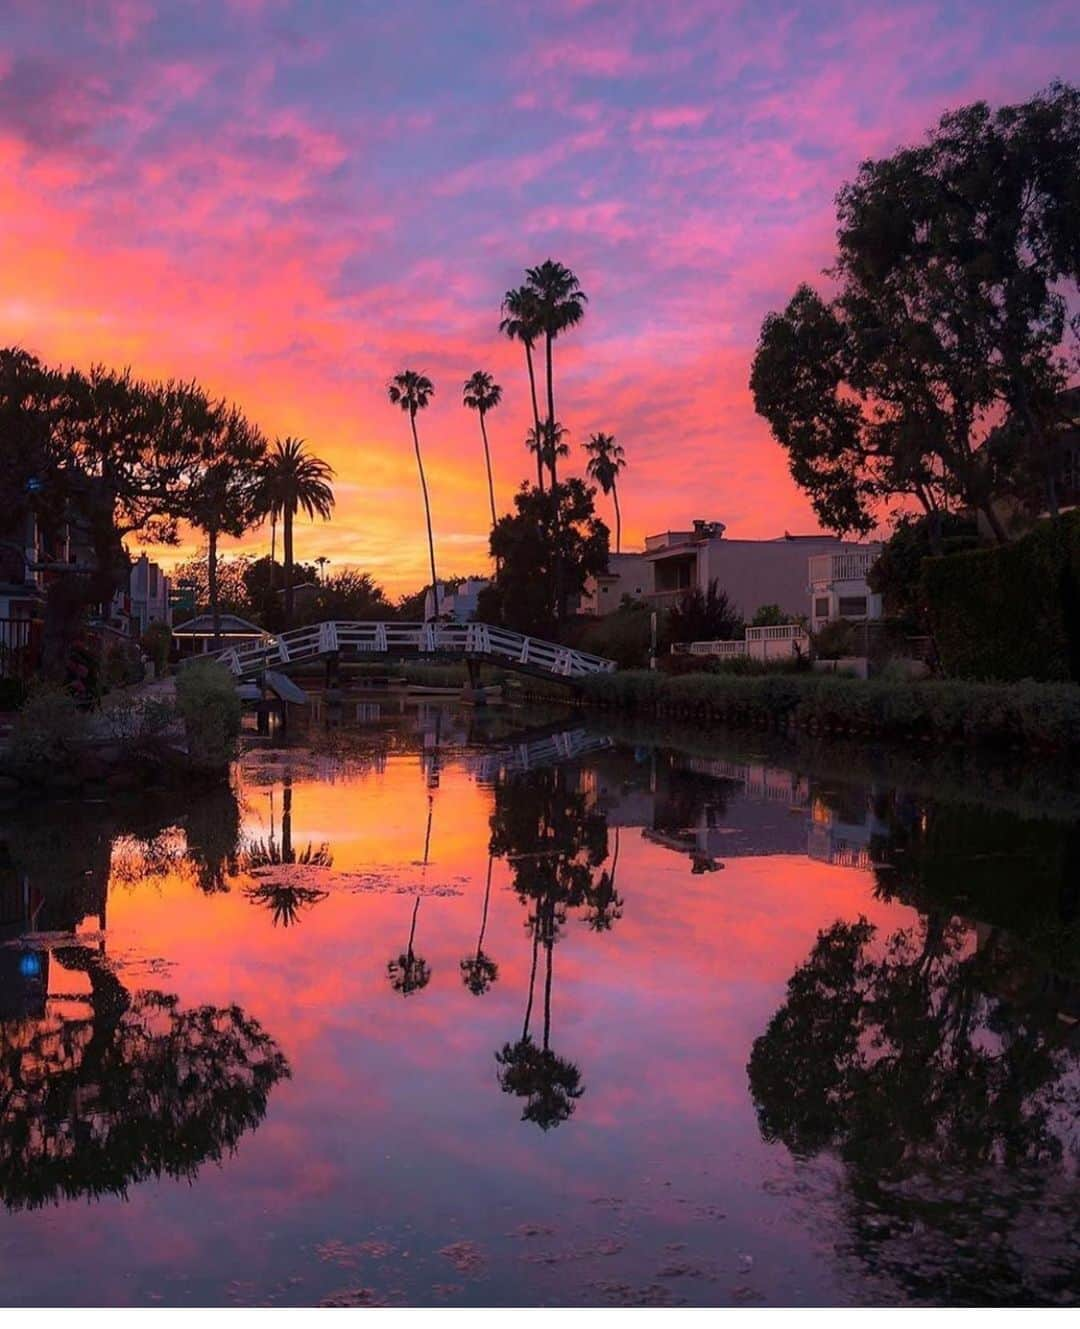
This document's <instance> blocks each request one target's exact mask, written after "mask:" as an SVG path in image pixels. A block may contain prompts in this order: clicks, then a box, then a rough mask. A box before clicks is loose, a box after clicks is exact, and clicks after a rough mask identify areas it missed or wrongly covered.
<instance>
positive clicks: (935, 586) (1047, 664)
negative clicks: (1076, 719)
mask: <svg viewBox="0 0 1080 1329" xmlns="http://www.w3.org/2000/svg"><path fill="white" fill-rule="evenodd" d="M1078 584H1080V512H1073V513H1066V514H1064V515H1063V516H1062V517H1061V518H1060V519H1059V520H1058V521H1056V522H1051V521H1043V522H1040V523H1039V525H1038V526H1036V528H1035V529H1034V530H1033V531H1031V532H1030V533H1029V534H1027V535H1025V536H1023V537H1022V538H1021V539H1019V540H1016V541H1014V542H1013V543H1012V544H1008V545H1000V546H996V547H994V548H992V549H979V550H975V551H972V552H969V553H961V554H952V555H950V556H948V557H945V558H928V559H924V560H923V564H922V588H923V597H924V599H925V601H926V607H927V617H928V621H929V625H930V631H931V633H932V635H933V638H934V642H935V645H936V647H937V651H938V656H939V659H940V662H941V668H942V671H943V672H944V673H945V674H947V675H949V676H951V677H955V678H972V679H997V680H1014V681H1015V680H1019V679H1024V678H1031V679H1042V680H1055V679H1068V678H1071V679H1073V680H1074V681H1077V680H1080V613H1078V604H1077V587H1078Z"/></svg>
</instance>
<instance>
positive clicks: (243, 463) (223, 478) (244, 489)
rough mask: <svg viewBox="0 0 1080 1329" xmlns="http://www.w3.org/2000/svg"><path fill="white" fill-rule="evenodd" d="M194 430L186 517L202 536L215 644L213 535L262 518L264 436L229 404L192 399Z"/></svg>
mask: <svg viewBox="0 0 1080 1329" xmlns="http://www.w3.org/2000/svg"><path fill="white" fill-rule="evenodd" d="M193 409H194V411H195V412H196V413H197V414H196V419H195V428H196V429H197V430H198V434H199V447H198V453H197V463H196V465H195V467H194V473H193V475H192V477H191V482H190V486H189V488H188V492H187V494H186V496H185V507H186V512H185V515H186V516H187V519H188V521H189V522H190V523H191V525H192V526H194V527H195V528H196V530H200V531H202V532H203V533H204V534H205V536H206V546H207V548H206V577H207V591H208V597H207V598H208V600H209V608H210V617H211V620H212V622H213V625H214V647H215V649H216V648H217V647H218V646H219V645H220V644H221V597H220V595H219V592H218V541H219V540H220V538H221V536H223V535H231V536H234V537H239V536H241V535H243V534H244V532H245V531H247V530H248V529H249V528H250V527H252V526H254V525H257V524H258V523H259V522H260V521H261V520H262V513H261V511H260V507H259V476H260V470H261V467H262V464H263V460H264V458H265V456H266V439H265V438H264V437H263V436H262V434H261V433H260V432H259V431H258V430H257V429H255V428H254V427H253V426H252V425H250V424H249V423H248V422H247V420H245V419H244V417H243V415H242V414H241V412H240V411H239V409H238V408H237V407H235V406H233V407H228V406H226V405H225V403H224V402H220V403H212V402H209V401H207V400H206V398H205V397H202V396H201V394H200V395H199V396H198V397H196V398H194V399H193Z"/></svg>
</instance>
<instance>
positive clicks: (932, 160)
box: [750, 83, 1080, 540]
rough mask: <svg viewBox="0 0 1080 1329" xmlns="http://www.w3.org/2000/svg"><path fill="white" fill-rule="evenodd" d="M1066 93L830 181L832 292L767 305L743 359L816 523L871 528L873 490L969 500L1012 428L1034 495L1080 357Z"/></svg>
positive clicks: (985, 494)
mask: <svg viewBox="0 0 1080 1329" xmlns="http://www.w3.org/2000/svg"><path fill="white" fill-rule="evenodd" d="M1078 161H1080V92H1078V91H1077V90H1076V89H1075V88H1072V87H1070V86H1068V85H1065V84H1060V83H1058V84H1054V85H1052V86H1051V87H1050V88H1049V89H1048V90H1047V91H1046V92H1044V93H1041V94H1039V95H1038V96H1036V97H1034V98H1032V99H1031V100H1030V101H1028V102H1025V103H1023V104H1021V105H1014V106H1004V107H1000V108H998V109H997V110H992V109H991V108H990V107H989V106H987V105H986V103H984V102H978V103H975V104H974V105H971V106H967V107H963V108H961V109H960V110H957V111H952V112H949V113H948V114H946V115H945V116H943V117H942V119H941V121H940V122H939V124H938V125H937V126H936V128H935V129H934V130H933V131H931V133H930V134H929V135H928V137H927V139H926V141H925V142H924V143H923V144H921V145H919V146H917V147H910V148H904V149H901V150H900V151H899V152H897V153H895V154H894V155H893V156H892V157H889V158H885V159H883V160H880V161H866V162H864V163H863V164H862V166H861V167H860V170H859V173H858V175H857V177H856V178H855V180H854V181H852V182H850V183H848V184H846V185H844V187H843V188H842V189H841V190H840V193H839V195H838V197H837V210H838V223H839V227H838V232H837V257H836V261H835V263H834V265H833V267H832V269H831V270H830V271H829V273H828V276H829V278H830V280H831V282H832V283H833V285H834V288H835V291H836V294H835V295H834V296H833V297H832V298H831V299H826V298H824V297H823V296H821V295H820V294H818V293H817V292H816V291H815V290H813V289H812V288H811V287H810V286H808V285H805V284H804V285H802V286H800V287H799V289H798V290H797V291H796V292H795V294H794V296H793V297H792V299H791V301H790V302H789V304H788V305H787V307H786V308H785V309H784V310H783V312H780V313H771V314H769V315H768V317H767V318H766V320H765V322H764V324H763V327H762V331H761V338H760V341H759V344H758V349H757V353H756V355H755V358H754V364H753V370H752V373H751V381H750V383H751V390H752V392H753V395H754V402H755V406H756V408H757V410H758V412H759V414H761V415H763V416H764V417H765V418H766V419H767V420H768V422H769V424H770V426H771V428H772V431H773V434H774V436H775V437H776V439H777V441H778V442H779V443H780V444H781V446H783V447H784V448H785V450H786V451H787V453H788V459H789V464H790V468H791V473H792V476H793V477H794V479H795V481H796V482H797V483H798V484H799V485H800V486H801V487H802V488H804V489H805V490H806V491H807V493H808V494H809V496H810V498H811V501H812V503H813V506H814V509H815V511H816V512H817V514H818V516H819V518H820V519H821V521H822V523H823V524H824V525H825V526H827V527H829V528H830V529H832V530H836V531H838V532H847V531H858V532H866V531H869V530H870V529H871V528H872V526H873V525H874V524H875V520H876V518H877V516H878V513H879V510H880V507H881V504H882V503H883V502H884V501H886V500H888V499H891V498H894V497H906V498H909V499H912V500H914V501H915V502H916V503H917V504H918V505H919V506H920V507H921V508H922V510H923V511H924V512H925V513H927V514H928V515H930V516H931V517H932V518H936V517H937V515H938V514H940V513H942V512H947V511H949V510H950V509H951V508H954V507H956V506H958V505H959V506H961V507H965V508H969V509H972V510H975V511H979V512H982V513H983V514H984V515H985V517H986V520H987V522H988V524H989V526H990V527H991V529H992V530H993V531H994V532H995V534H996V536H997V537H998V539H1000V540H1004V539H1005V538H1006V536H1007V532H1006V530H1005V528H1004V526H1003V524H1002V521H1001V518H1000V515H999V512H998V510H997V506H996V505H997V504H998V502H999V501H1000V499H1001V498H1002V497H1006V496H1012V495H1014V494H1015V493H1016V492H1017V490H1018V481H1019V472H1020V469H1021V468H1020V467H1019V466H1018V465H1017V463H1016V461H1015V458H1013V459H1012V461H1011V463H1010V461H1009V459H1008V458H1007V457H1003V456H1002V455H1001V453H1000V452H999V451H998V450H997V449H994V448H992V447H988V446H987V441H988V439H989V438H990V436H991V434H992V432H993V430H994V429H995V427H996V426H997V425H999V424H1000V422H1001V420H1002V418H1003V417H1004V415H1005V414H1006V413H1008V412H1013V413H1015V414H1016V415H1017V416H1018V417H1019V418H1021V419H1022V420H1023V421H1024V423H1025V426H1026V431H1027V438H1028V441H1029V446H1030V449H1031V451H1032V464H1034V465H1037V467H1038V469H1039V471H1040V473H1041V474H1042V475H1043V476H1044V481H1045V483H1044V493H1045V505H1046V507H1047V508H1048V509H1049V510H1050V511H1051V512H1055V511H1056V508H1057V499H1056V479H1055V474H1054V464H1053V455H1052V451H1053V450H1052V448H1051V447H1050V446H1049V442H1048V440H1049V439H1050V436H1051V434H1052V431H1053V428H1054V423H1055V420H1056V418H1057V415H1058V413H1059V411H1060V403H1061V394H1062V390H1063V389H1064V388H1065V387H1066V386H1067V385H1068V382H1069V379H1070V376H1072V375H1075V372H1076V365H1075V364H1074V363H1073V364H1071V363H1070V362H1069V361H1068V360H1067V359H1066V357H1065V355H1064V354H1063V349H1062V348H1063V338H1064V334H1065V330H1066V326H1067V319H1068V312H1069V303H1068V302H1069V298H1070V292H1073V293H1074V292H1075V291H1076V289H1077V282H1078V278H1080V238H1078V228H1077V226H1076V220H1075V219H1076V216H1077V214H1078V211H1080V173H1078V169H1077V163H1078Z"/></svg>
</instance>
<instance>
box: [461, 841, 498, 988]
mask: <svg viewBox="0 0 1080 1329" xmlns="http://www.w3.org/2000/svg"><path fill="white" fill-rule="evenodd" d="M494 861H495V860H494V858H493V856H492V855H491V854H488V863H487V878H486V880H485V882H484V909H483V913H482V914H481V915H480V935H479V936H478V937H477V939H476V954H475V955H466V956H465V958H464V959H463V960H462V961H461V981H462V982H463V983H464V984H465V986H466V987H467V988H468V989H469V991H470V992H471V993H472V994H473V996H474V997H482V996H483V995H484V993H485V992H487V990H488V989H489V988H490V987H491V985H492V983H494V982H495V980H496V979H497V978H498V977H499V966H498V964H497V963H496V962H495V961H494V960H493V959H492V958H491V956H490V955H486V954H485V953H484V933H485V932H486V931H487V922H488V906H489V904H490V902H491V869H492V865H493V864H494Z"/></svg>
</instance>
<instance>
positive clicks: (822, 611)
mask: <svg viewBox="0 0 1080 1329" xmlns="http://www.w3.org/2000/svg"><path fill="white" fill-rule="evenodd" d="M814 617H815V618H828V617H829V597H828V596H827V595H819V596H818V597H817V599H816V600H815V601H814Z"/></svg>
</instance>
